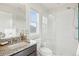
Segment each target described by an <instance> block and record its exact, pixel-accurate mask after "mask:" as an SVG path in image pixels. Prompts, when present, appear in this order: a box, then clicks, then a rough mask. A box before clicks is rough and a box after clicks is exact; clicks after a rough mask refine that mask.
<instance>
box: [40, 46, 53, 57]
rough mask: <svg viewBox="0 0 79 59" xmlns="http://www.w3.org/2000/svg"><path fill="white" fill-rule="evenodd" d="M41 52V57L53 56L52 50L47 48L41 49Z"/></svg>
mask: <svg viewBox="0 0 79 59" xmlns="http://www.w3.org/2000/svg"><path fill="white" fill-rule="evenodd" d="M39 52H40V55H41V56H52V55H53V54H52V50H50V49H49V48H46V47H41V48H40V51H39Z"/></svg>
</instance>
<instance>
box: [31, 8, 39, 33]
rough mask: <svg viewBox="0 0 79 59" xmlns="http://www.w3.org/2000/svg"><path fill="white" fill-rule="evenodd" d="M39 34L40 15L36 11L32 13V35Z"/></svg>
mask: <svg viewBox="0 0 79 59" xmlns="http://www.w3.org/2000/svg"><path fill="white" fill-rule="evenodd" d="M38 32H39V13H38V12H37V11H35V10H33V9H32V10H31V11H30V33H38Z"/></svg>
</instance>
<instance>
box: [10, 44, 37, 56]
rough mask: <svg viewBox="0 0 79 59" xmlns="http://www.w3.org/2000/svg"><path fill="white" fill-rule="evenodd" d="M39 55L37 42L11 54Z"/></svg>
mask: <svg viewBox="0 0 79 59" xmlns="http://www.w3.org/2000/svg"><path fill="white" fill-rule="evenodd" d="M36 55H37V46H36V44H34V45H32V46H30V47H28V48H26V49H24V50H21V51H19V52H17V53H15V54H12V55H11V56H36Z"/></svg>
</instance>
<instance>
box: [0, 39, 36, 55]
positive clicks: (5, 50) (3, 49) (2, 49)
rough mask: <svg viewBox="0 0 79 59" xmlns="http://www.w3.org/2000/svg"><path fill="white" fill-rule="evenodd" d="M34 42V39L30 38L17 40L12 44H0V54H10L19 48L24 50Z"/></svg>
mask: <svg viewBox="0 0 79 59" xmlns="http://www.w3.org/2000/svg"><path fill="white" fill-rule="evenodd" d="M34 44H36V41H34V40H30V42H29V43H28V42H25V41H22V42H19V43H16V44H13V45H4V46H0V56H10V55H12V54H15V53H17V52H19V51H21V50H24V49H26V48H28V47H30V46H32V45H34Z"/></svg>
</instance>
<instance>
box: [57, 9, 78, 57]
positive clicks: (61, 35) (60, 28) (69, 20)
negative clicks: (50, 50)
mask: <svg viewBox="0 0 79 59" xmlns="http://www.w3.org/2000/svg"><path fill="white" fill-rule="evenodd" d="M75 11H77V10H75V9H72V8H71V9H66V10H63V11H60V12H58V13H57V14H56V55H64V56H69V55H76V51H77V46H78V40H77V39H76V36H75V33H76V27H75V24H76V23H75V21H76V20H78V19H77V18H76V16H77V12H75Z"/></svg>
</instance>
